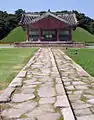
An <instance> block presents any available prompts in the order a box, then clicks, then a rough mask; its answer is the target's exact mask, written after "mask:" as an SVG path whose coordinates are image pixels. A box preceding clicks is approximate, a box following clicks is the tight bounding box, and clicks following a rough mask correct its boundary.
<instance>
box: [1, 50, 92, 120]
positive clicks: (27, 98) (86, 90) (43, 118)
mask: <svg viewBox="0 0 94 120" xmlns="http://www.w3.org/2000/svg"><path fill="white" fill-rule="evenodd" d="M66 94H67V95H66ZM0 102H1V104H0V105H1V120H63V118H64V120H94V81H93V78H92V77H91V76H89V75H88V74H87V73H86V72H85V71H84V70H83V69H82V68H80V67H79V66H77V64H75V63H74V62H73V61H72V60H71V59H70V58H69V57H67V56H66V55H65V54H64V53H63V52H62V51H61V50H59V49H52V50H51V49H49V48H42V49H41V50H40V51H39V52H38V53H37V54H36V55H35V57H34V58H33V60H30V61H29V63H28V64H27V66H26V67H24V69H23V70H22V71H21V72H20V73H19V74H18V76H17V77H16V78H15V79H14V80H13V82H12V83H11V84H10V85H9V87H8V88H7V90H6V91H5V93H3V94H2V95H1V97H0ZM72 110H73V111H72Z"/></svg>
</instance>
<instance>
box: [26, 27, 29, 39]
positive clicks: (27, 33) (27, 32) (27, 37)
mask: <svg viewBox="0 0 94 120" xmlns="http://www.w3.org/2000/svg"><path fill="white" fill-rule="evenodd" d="M26 41H29V30H28V28H26Z"/></svg>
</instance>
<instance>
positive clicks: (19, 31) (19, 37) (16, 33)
mask: <svg viewBox="0 0 94 120" xmlns="http://www.w3.org/2000/svg"><path fill="white" fill-rule="evenodd" d="M25 40H26V34H25V31H24V30H23V28H22V27H17V28H15V29H14V30H12V31H11V32H10V33H9V34H8V35H7V36H6V37H5V38H4V39H3V40H1V42H22V41H25Z"/></svg>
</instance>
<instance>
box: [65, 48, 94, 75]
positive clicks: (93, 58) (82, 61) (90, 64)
mask: <svg viewBox="0 0 94 120" xmlns="http://www.w3.org/2000/svg"><path fill="white" fill-rule="evenodd" d="M66 53H67V55H69V56H70V57H71V58H72V59H73V60H74V61H75V62H77V63H78V64H79V65H81V66H82V67H83V68H84V69H85V70H86V71H87V72H88V73H89V74H90V75H92V76H94V49H85V48H84V49H82V48H81V49H78V54H75V49H71V48H70V49H68V50H67V51H66Z"/></svg>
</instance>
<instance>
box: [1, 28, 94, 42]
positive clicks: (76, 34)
mask: <svg viewBox="0 0 94 120" xmlns="http://www.w3.org/2000/svg"><path fill="white" fill-rule="evenodd" d="M72 35H73V38H72V39H73V42H87V43H89V42H93V43H94V36H93V35H92V34H91V33H89V32H88V31H86V30H84V29H83V28H80V27H77V28H76V30H75V31H73V33H72ZM25 40H26V35H25V31H24V30H23V29H22V27H17V28H15V29H14V30H12V31H11V32H10V33H9V34H8V36H7V37H5V38H4V39H3V40H1V42H22V41H25Z"/></svg>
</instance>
